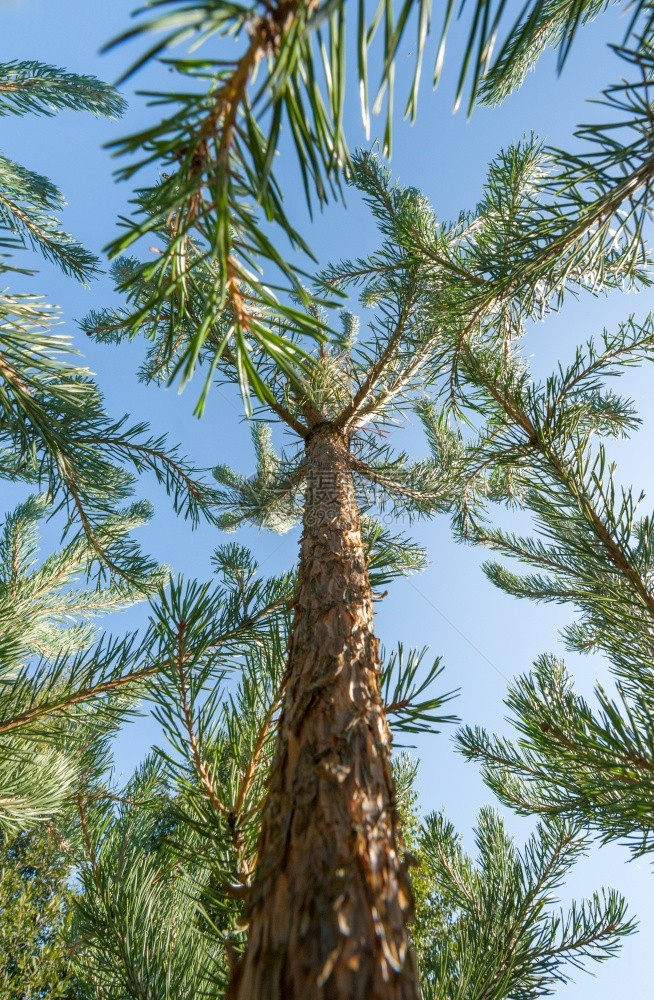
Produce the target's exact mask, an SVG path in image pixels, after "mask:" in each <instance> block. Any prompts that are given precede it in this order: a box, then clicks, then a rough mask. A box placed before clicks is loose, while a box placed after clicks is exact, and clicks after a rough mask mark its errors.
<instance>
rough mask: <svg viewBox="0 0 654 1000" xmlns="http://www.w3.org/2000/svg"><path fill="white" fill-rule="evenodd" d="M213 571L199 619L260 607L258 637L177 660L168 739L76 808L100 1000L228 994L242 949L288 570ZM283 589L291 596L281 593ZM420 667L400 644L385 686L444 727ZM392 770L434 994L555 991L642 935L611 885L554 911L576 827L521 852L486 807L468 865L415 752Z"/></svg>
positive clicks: (270, 754)
mask: <svg viewBox="0 0 654 1000" xmlns="http://www.w3.org/2000/svg"><path fill="white" fill-rule="evenodd" d="M215 563H216V568H217V570H218V571H219V573H220V576H221V580H220V582H219V585H218V586H217V587H216V588H215V590H214V597H213V602H214V611H213V614H212V615H208V614H207V615H204V616H203V618H204V620H205V621H208V620H210V619H213V618H217V617H218V615H219V614H220V615H222V616H223V620H224V623H225V625H226V624H227V622H228V621H231V623H232V627H233V630H234V631H237V630H238V629H239V627H240V625H241V624H242V615H243V609H244V608H249V610H250V620H251V621H252V622H254V621H255V620H258V625H257V629H256V632H255V631H253V632H252V634H251V635H250V638H249V639H248V638H247V635H246V634H245V633H243V632H242V633H241V639H240V640H239V643H238V644H237V646H235V647H234V648H233V650H231V651H229V650H227V649H223V651H222V653H221V654H219V655H216V653H215V642H213V641H212V638H211V633H210V632H208V631H206V630H205V632H204V639H200V644H199V645H198V644H196V645H195V657H194V659H193V660H191V661H190V662H189V660H188V659H186V658H183V653H180V654H178V659H177V662H176V663H171V665H170V668H169V669H168V670H166V671H164V672H163V673H162V675H161V676H160V678H159V681H158V684H157V690H156V694H155V697H156V702H157V713H158V717H159V719H160V721H161V722H162V725H163V729H164V732H165V735H166V742H165V745H164V747H160V748H157V749H156V750H155V753H154V754H153V755H152V756H151V757H150V758H149V759H148V760H146V761H145V762H144V763H143V764H142V765H141V767H140V768H139V769H138V770H137V772H136V773H135V775H134V776H133V778H132V779H131V780H130V781H129V783H128V785H127V786H126V787H125V788H122V789H116V790H115V794H114V795H113V796H109V795H105V796H104V797H103V798H99V797H98V796H91V797H89V798H88V799H87V800H86V802H84V801H82V800H80V803H79V809H80V821H79V825H78V830H77V836H75V835H73V836H71V838H70V839H71V845H72V851H73V857H74V858H75V861H76V863H77V865H78V867H79V873H80V875H79V877H80V883H81V886H80V887H81V894H80V896H79V899H78V910H77V914H78V915H77V919H76V922H75V925H74V927H73V934H72V939H71V944H72V952H73V955H74V956H75V957H74V968H75V971H76V974H77V975H78V976H79V977H80V979H81V981H82V983H83V984H84V986H85V987H86V988H88V989H89V990H91V991H92V992H93V995H95V996H98V997H101V998H102V1000H118V998H119V997H121V998H123V997H126V996H129V997H130V998H133V1000H146V998H148V997H151V996H157V997H159V996H169V995H173V994H174V995H175V996H183V997H186V996H198V995H201V996H206V997H207V998H211V1000H219V998H224V996H225V990H226V989H227V988H228V981H229V976H230V968H231V967H233V964H234V962H235V960H236V958H237V956H238V954H239V953H240V952H241V951H242V949H243V945H244V939H245V923H244V920H243V907H244V904H245V905H247V892H248V889H249V887H250V886H251V884H252V879H253V875H254V871H255V869H256V858H257V841H258V833H259V823H260V816H261V810H262V806H263V802H264V800H265V795H266V787H267V784H268V780H269V773H270V767H271V765H272V763H273V759H274V752H275V751H274V744H275V729H276V727H277V725H278V720H279V706H280V704H281V702H282V698H283V686H284V674H285V666H286V663H285V660H286V648H287V643H288V638H289V634H290V631H291V628H292V616H291V614H290V611H289V607H288V603H289V599H290V598H291V597H292V593H293V580H292V578H291V577H288V576H286V577H283V578H278V579H271V580H267V581H262V580H261V579H260V578H259V577H258V575H257V573H256V569H257V568H256V565H255V564H254V562H253V561H252V557H251V555H250V554H249V553H248V552H247V551H246V550H244V549H242V548H241V547H240V546H227V547H224V548H223V549H221V550H219V551H218V552H217V553H216V559H215ZM275 595H276V596H277V598H280V597H281V596H282V595H285V599H284V600H281V601H280V600H277V601H276V602H275ZM271 598H272V599H273V600H272V602H271ZM274 603H276V607H275V608H274V609H273V606H272V605H273V604H274ZM189 606H190V605H189V604H187V603H186V602H184V601H183V600H182V599H181V594H180V596H178V597H177V598H173V599H171V601H170V603H169V604H167V605H166V606H165V607H161V609H160V611H159V617H160V620H161V621H162V623H164V622H165V623H166V627H167V628H168V629H169V632H170V643H171V646H172V645H173V642H174V639H173V636H174V634H175V633H176V632H177V633H178V632H179V627H180V625H181V623H182V621H189V616H188V609H189ZM264 608H267V609H268V613H267V616H266V617H265V619H264V618H263V617H262V611H263V609H264ZM173 613H176V615H177V618H176V625H175V624H174V621H175V620H174V619H173V617H172V616H173ZM197 638H199V637H197ZM197 638H196V643H197ZM244 639H245V642H244V641H243V640H244ZM239 651H240V652H239ZM207 653H210V654H211V655H210V657H208V656H207ZM420 659H421V657H420V654H419V653H417V652H416V651H413V652H410V653H408V655H407V654H406V652H405V651H403V650H402V649H399V650H398V651H397V653H396V654H395V655H391V656H388V657H386V658H385V661H384V665H383V668H382V677H381V685H380V686H381V689H382V691H383V694H384V701H385V703H386V706H387V712H388V714H389V717H390V718H391V719H392V720H393V722H394V726H395V728H396V731H397V732H398V733H399V734H403V733H413V732H415V731H431V732H435V731H436V727H437V726H438V725H439V724H441V723H442V722H445V721H448V718H447V717H446V716H442V715H439V714H436V713H439V712H440V706H441V705H442V703H443V701H445V700H446V699H444V698H443V697H440V698H439V697H437V696H435V695H434V690H433V689H434V681H435V680H436V678H437V677H438V670H437V668H432V670H431V671H427V672H426V674H427V676H426V680H425V681H424V682H423V685H422V687H423V689H424V688H426V689H427V690H422V691H421V690H420V689H419V688H418V687H417V686H416V685H415V683H414V678H415V673H416V670H419V666H420ZM235 676H236V678H237V680H236V679H235ZM425 693H427V694H428V695H429V698H428V700H424V701H423V703H422V704H421V703H420V699H421V698H424V694H425ZM393 771H394V776H395V781H396V787H397V804H398V810H399V813H400V815H401V818H402V825H403V828H404V831H405V835H406V840H407V845H408V847H409V850H410V852H411V859H412V860H411V863H412V865H413V866H414V870H415V872H416V873H417V874H416V879H415V888H416V906H417V921H416V926H415V929H414V931H413V938H414V942H415V945H416V950H417V953H418V956H419V959H420V968H421V986H422V990H423V995H424V996H425V997H437V996H438V997H448V998H449V997H451V998H453V1000H454V998H457V997H463V996H465V997H466V998H469V997H479V998H481V997H488V998H489V1000H504V998H508V997H515V996H524V997H534V998H535V997H538V996H544V995H547V994H548V993H550V992H552V988H553V986H554V985H555V984H556V983H558V982H565V981H567V979H568V978H569V977H570V975H571V974H572V973H573V971H574V969H575V968H579V967H581V966H582V965H583V963H584V962H585V960H586V959H595V960H599V961H602V960H603V959H605V958H607V957H609V956H610V955H612V954H613V953H614V952H615V951H616V949H617V948H618V947H619V944H620V940H621V938H622V937H623V936H624V935H625V934H628V933H629V932H630V931H631V930H632V928H633V922H632V921H630V920H628V919H627V918H626V915H625V905H624V901H623V900H622V899H621V898H620V897H619V896H618V895H617V894H616V893H613V892H610V891H609V892H606V893H604V892H602V893H597V894H595V895H594V896H593V897H592V898H591V899H589V900H587V901H585V902H582V903H575V904H573V906H572V907H571V908H570V909H569V910H567V911H562V912H560V911H559V910H558V909H557V907H556V904H555V900H554V898H553V894H554V892H555V890H556V888H557V886H558V885H559V884H560V883H561V881H562V879H563V878H564V877H565V875H566V874H567V873H568V872H569V870H570V868H571V867H572V865H573V864H574V861H575V860H576V859H577V858H578V857H580V856H581V855H583V853H584V851H585V848H586V845H585V843H584V840H583V838H582V837H580V836H579V834H578V833H577V832H576V831H575V830H574V829H573V828H572V827H570V826H568V825H567V824H565V823H562V822H556V821H553V822H550V823H547V824H542V825H541V826H540V827H538V828H537V830H536V831H535V832H534V834H533V835H532V837H531V838H530V839H529V841H528V842H527V844H526V845H525V847H524V848H523V849H522V851H518V850H517V848H516V847H515V845H514V844H513V843H512V841H511V840H510V838H509V837H508V836H507V834H506V832H505V831H504V828H503V825H502V822H501V820H500V818H499V817H498V816H497V815H496V814H495V813H494V812H493V811H492V810H483V811H482V813H481V814H480V818H479V823H478V829H477V831H476V834H477V844H478V851H479V861H478V862H477V863H475V862H474V861H473V860H472V859H471V858H469V857H467V856H466V855H465V854H464V852H463V850H462V847H461V844H460V841H459V838H458V837H457V836H456V834H455V832H454V830H453V828H452V826H451V824H448V823H447V822H446V821H445V820H444V818H443V817H441V816H438V815H432V816H429V817H427V818H426V820H425V821H424V823H421V821H420V818H419V816H418V814H417V810H416V805H415V792H414V790H413V784H414V781H415V775H416V764H415V762H414V761H412V760H411V759H410V758H409V757H408V755H406V754H400V755H396V756H395V758H394V760H393ZM80 834H81V836H80Z"/></svg>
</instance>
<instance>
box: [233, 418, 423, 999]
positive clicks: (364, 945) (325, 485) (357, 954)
mask: <svg viewBox="0 0 654 1000" xmlns="http://www.w3.org/2000/svg"><path fill="white" fill-rule="evenodd" d="M348 452H349V446H348V442H347V441H346V440H345V439H344V438H343V437H342V436H341V435H340V434H339V432H338V431H336V430H335V429H334V428H333V427H332V426H331V425H329V424H320V425H318V426H317V427H316V428H314V430H313V432H312V433H311V434H310V435H309V436H308V438H307V441H306V458H307V465H308V482H307V495H306V505H305V512H304V530H303V535H302V542H301V552H300V566H299V576H298V590H297V603H296V611H295V621H294V626H293V633H292V639H291V645H290V651H289V661H288V672H287V678H286V688H285V697H284V702H283V706H282V712H281V718H280V725H279V736H278V744H277V749H276V753H275V758H274V762H273V767H272V772H271V776H270V784H269V790H268V795H267V798H266V802H265V805H264V810H263V821H262V829H261V835H260V841H259V860H258V866H257V873H256V877H255V884H254V888H253V892H252V896H251V898H250V901H249V903H248V908H247V912H246V918H247V920H248V922H249V933H248V944H247V948H246V952H245V954H244V956H243V958H242V959H241V960H240V962H239V964H238V966H237V968H236V970H235V973H234V976H233V981H232V984H231V987H230V990H229V992H228V996H229V998H230V1000H417V998H418V997H419V995H420V990H419V986H418V977H417V971H416V967H415V961H414V958H413V953H412V951H411V949H410V946H409V941H408V934H407V924H408V921H409V920H410V918H411V916H412V895H411V889H410V884H409V879H408V875H407V871H406V867H405V864H404V861H403V858H402V852H401V845H400V843H399V835H398V818H397V811H396V807H395V799H394V786H393V778H392V774H391V768H390V760H389V754H390V734H389V730H388V726H387V723H386V719H385V715H384V710H383V705H382V702H381V698H380V694H379V683H378V677H379V655H378V643H377V640H376V638H375V636H374V633H373V612H372V600H371V593H370V584H369V581H368V574H367V569H366V562H365V555H364V551H363V547H362V543H361V532H360V527H359V512H358V509H357V504H356V500H355V496H354V490H353V483H352V476H351V472H350V469H349V463H348Z"/></svg>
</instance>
